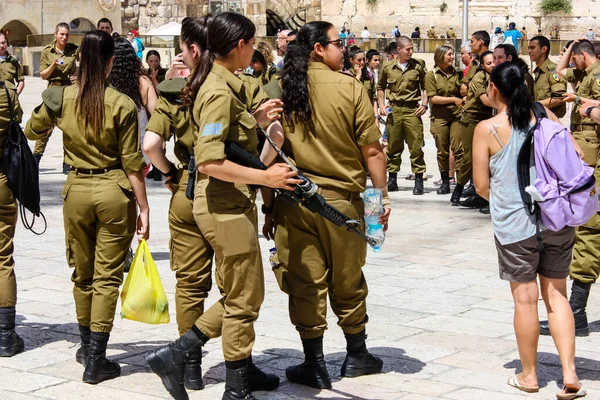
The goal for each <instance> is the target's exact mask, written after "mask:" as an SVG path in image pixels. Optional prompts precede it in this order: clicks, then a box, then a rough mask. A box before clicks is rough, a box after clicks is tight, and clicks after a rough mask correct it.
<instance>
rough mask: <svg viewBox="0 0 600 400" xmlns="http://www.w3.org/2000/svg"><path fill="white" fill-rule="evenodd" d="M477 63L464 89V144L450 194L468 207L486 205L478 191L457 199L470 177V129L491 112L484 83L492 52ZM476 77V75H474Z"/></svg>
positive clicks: (454, 201) (462, 119)
mask: <svg viewBox="0 0 600 400" xmlns="http://www.w3.org/2000/svg"><path fill="white" fill-rule="evenodd" d="M479 62H480V63H479V67H478V68H477V72H476V73H475V75H474V76H473V79H472V80H471V83H470V84H469V89H468V92H467V100H466V103H465V105H464V106H463V115H462V117H461V120H460V132H461V137H460V139H461V144H462V148H463V155H462V161H461V162H460V166H459V170H458V177H457V179H456V187H455V188H454V191H453V192H452V197H450V203H452V205H455V206H457V205H459V203H460V205H461V206H462V205H464V206H465V207H470V208H484V207H486V206H487V205H488V202H487V200H485V199H483V198H482V197H480V196H478V195H477V194H475V195H473V196H471V197H469V198H467V199H466V200H465V201H463V202H461V201H460V196H461V195H462V192H463V189H464V187H465V185H466V184H467V182H469V179H471V178H472V168H473V155H472V145H473V132H475V127H476V126H477V124H478V123H479V122H481V121H483V120H484V119H488V118H490V117H491V116H492V111H493V108H492V103H491V102H490V100H489V99H488V96H487V87H488V83H489V80H490V73H491V72H492V69H493V68H494V54H493V53H492V52H491V51H486V52H484V53H483V54H481V56H479ZM475 78H477V79H475Z"/></svg>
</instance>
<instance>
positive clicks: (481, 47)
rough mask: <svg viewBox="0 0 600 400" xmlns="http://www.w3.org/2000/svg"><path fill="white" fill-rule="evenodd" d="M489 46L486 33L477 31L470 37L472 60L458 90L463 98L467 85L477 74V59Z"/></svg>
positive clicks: (488, 35) (478, 62) (488, 37)
mask: <svg viewBox="0 0 600 400" xmlns="http://www.w3.org/2000/svg"><path fill="white" fill-rule="evenodd" d="M489 46H490V34H489V33H487V32H486V31H477V32H475V33H473V35H471V52H472V53H473V60H471V64H469V70H468V71H467V75H465V77H464V78H463V82H462V83H463V85H462V86H461V90H460V92H461V94H462V95H463V96H466V95H467V91H468V89H469V83H470V82H471V80H472V79H473V77H474V76H475V74H476V73H477V70H478V68H479V64H480V60H479V57H480V56H481V55H482V54H483V53H485V52H486V51H488V50H489Z"/></svg>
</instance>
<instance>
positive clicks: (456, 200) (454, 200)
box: [450, 183, 465, 206]
mask: <svg viewBox="0 0 600 400" xmlns="http://www.w3.org/2000/svg"><path fill="white" fill-rule="evenodd" d="M464 188H465V187H464V185H461V184H460V183H457V184H456V186H455V187H454V191H453V192H452V196H451V197H450V203H451V204H452V205H453V206H457V205H459V204H460V196H461V195H462V192H463V189H464Z"/></svg>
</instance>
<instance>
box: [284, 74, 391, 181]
mask: <svg viewBox="0 0 600 400" xmlns="http://www.w3.org/2000/svg"><path fill="white" fill-rule="evenodd" d="M308 93H309V102H310V105H311V110H312V118H311V120H310V121H309V122H307V123H298V122H290V121H288V120H287V119H285V118H284V120H283V121H282V123H283V129H284V134H285V142H284V145H283V150H284V152H285V153H286V154H287V155H289V156H290V158H291V159H293V160H294V161H295V163H296V166H297V167H298V169H299V170H300V171H302V173H303V174H305V175H306V176H307V177H308V178H309V179H311V180H312V181H313V182H314V183H316V184H317V185H319V186H320V187H328V188H337V189H342V190H347V191H350V192H362V191H363V190H364V189H365V185H366V182H367V173H366V167H365V161H364V159H363V156H362V153H361V150H360V149H361V147H364V146H368V145H370V144H373V143H375V142H377V141H379V139H380V137H381V132H380V131H379V129H378V128H377V125H376V124H375V114H374V113H373V106H372V104H371V98H370V97H369V95H368V93H367V91H366V90H365V88H364V86H363V85H362V84H361V83H360V82H359V81H358V80H356V79H355V78H353V77H351V76H349V75H348V74H344V73H341V72H336V71H332V70H331V69H330V68H329V67H328V66H327V65H325V64H323V63H320V62H311V63H310V64H309V67H308Z"/></svg>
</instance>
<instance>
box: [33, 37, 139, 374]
mask: <svg viewBox="0 0 600 400" xmlns="http://www.w3.org/2000/svg"><path fill="white" fill-rule="evenodd" d="M82 48H83V56H82V68H81V70H80V72H79V76H78V81H79V82H82V83H83V84H84V85H85V86H84V87H80V86H79V85H75V86H69V87H51V88H48V89H46V90H45V91H44V93H43V94H42V99H43V101H44V102H43V103H42V104H41V105H40V106H38V107H37V108H36V109H35V110H34V111H33V113H32V115H31V119H30V120H29V121H28V122H27V129H26V135H27V137H28V138H29V139H37V138H39V137H40V136H42V135H44V134H45V133H46V132H47V131H48V130H49V129H52V128H53V127H54V126H57V127H58V128H59V129H61V131H62V132H63V142H64V150H65V159H66V161H67V163H68V164H69V165H71V166H72V167H71V171H70V172H69V176H68V177H67V181H66V183H65V186H64V189H63V192H62V196H63V199H64V207H63V214H64V223H65V241H66V245H67V262H68V264H69V266H70V267H71V268H73V274H72V277H71V280H72V281H73V284H74V287H73V297H74V298H75V307H76V312H77V320H78V322H79V327H80V331H81V338H82V347H81V348H80V349H79V350H78V351H77V356H76V358H77V361H79V362H80V363H82V364H83V365H85V372H84V375H83V380H84V382H87V383H93V384H95V383H99V382H101V381H103V380H106V379H112V378H115V377H117V376H119V374H120V367H119V365H118V364H117V363H113V362H111V361H108V360H107V359H106V345H107V342H108V338H109V333H110V332H111V330H112V327H113V320H114V317H115V310H116V306H117V300H118V298H119V286H120V285H121V283H122V281H123V266H124V261H125V256H126V254H127V252H128V250H129V246H130V244H131V240H132V239H133V236H134V234H135V232H136V214H137V213H136V201H137V204H138V205H139V206H140V212H141V214H140V217H139V219H138V221H137V225H138V233H139V234H140V235H142V236H143V237H144V238H147V237H148V234H149V231H148V217H149V210H148V202H147V199H146V189H145V186H144V178H143V173H142V169H143V168H144V159H143V157H142V152H141V150H140V139H139V132H138V118H137V109H136V107H135V104H134V103H133V101H132V100H131V99H130V98H129V97H127V96H125V95H123V94H121V93H119V92H118V91H116V90H115V89H114V88H112V87H110V86H107V84H106V83H105V81H98V80H93V79H92V78H91V77H92V76H97V75H102V74H105V75H108V72H109V65H110V61H111V58H112V55H113V54H114V42H113V39H112V37H111V36H110V35H109V34H108V33H106V32H104V31H93V32H89V33H87V34H86V35H85V37H84V38H83V44H82ZM93 82H96V84H94V83H93ZM94 85H96V86H94ZM98 92H103V93H104V96H103V98H102V97H91V98H89V97H80V96H81V94H82V93H88V95H89V93H98ZM86 99H87V100H86ZM84 101H89V102H88V103H85V102H84ZM80 102H81V104H80ZM91 102H93V103H91ZM90 104H91V105H90ZM98 109H101V110H102V111H101V112H102V113H103V118H102V119H99V120H96V121H95V122H90V119H89V118H90V116H91V115H92V114H94V113H95V112H98Z"/></svg>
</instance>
